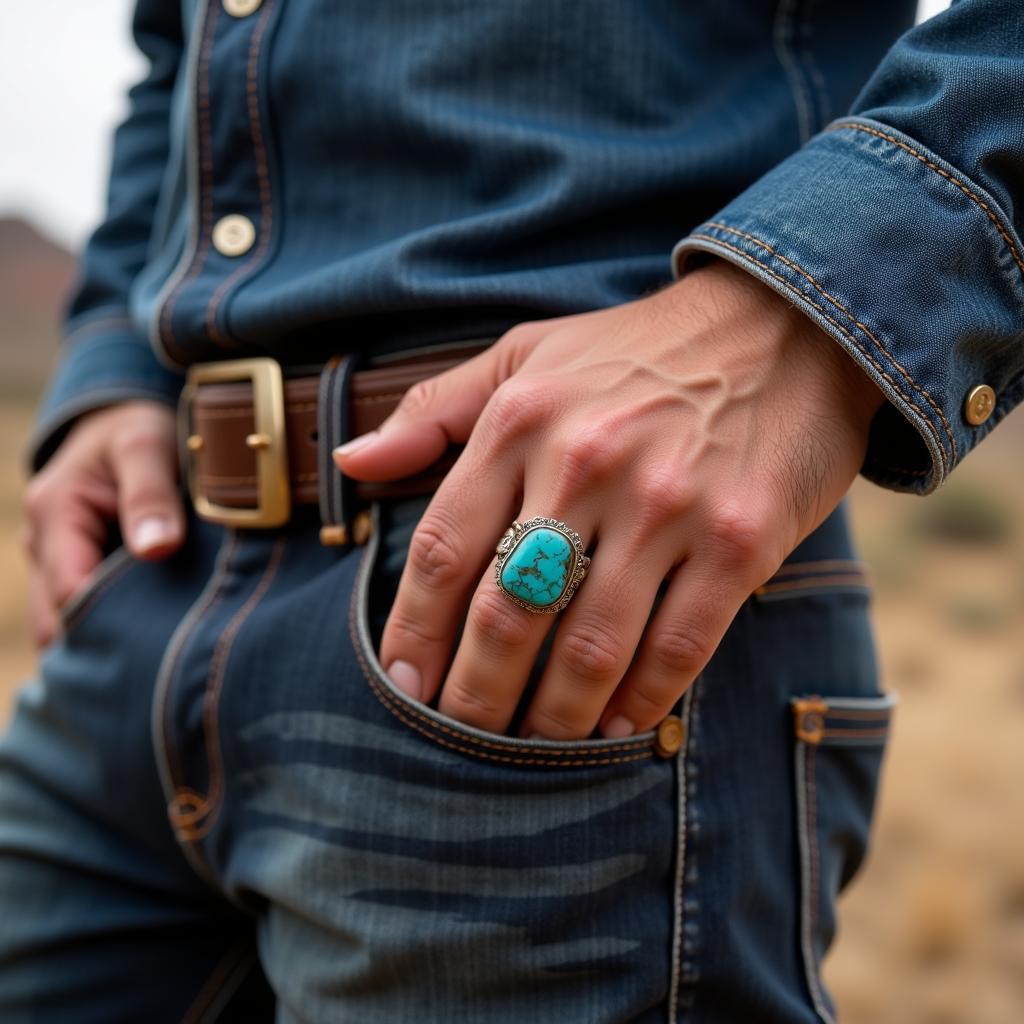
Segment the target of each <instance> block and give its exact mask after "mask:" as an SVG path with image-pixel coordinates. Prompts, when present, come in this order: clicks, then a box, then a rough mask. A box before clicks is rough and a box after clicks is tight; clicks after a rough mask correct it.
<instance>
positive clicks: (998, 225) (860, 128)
mask: <svg viewBox="0 0 1024 1024" xmlns="http://www.w3.org/2000/svg"><path fill="white" fill-rule="evenodd" d="M846 128H848V129H850V130H852V131H857V132H864V133H865V134H866V135H875V136H877V137H878V138H880V139H885V140H886V142H891V143H892V144H893V145H894V146H898V147H899V148H900V149H902V150H904V151H905V152H907V153H909V154H910V155H911V156H912V157H913V158H914V159H915V160H920V161H921V163H923V164H924V165H925V167H929V168H931V169H932V170H933V171H934V172H935V173H936V174H939V175H941V176H942V177H943V178H945V179H946V181H948V182H950V184H953V185H955V186H956V187H957V188H958V189H960V191H961V192H963V194H964V195H965V196H967V198H968V199H970V200H971V201H972V202H974V203H975V204H976V205H977V206H979V207H980V208H981V209H982V210H983V211H984V213H985V216H987V217H988V219H989V220H990V221H992V223H993V225H995V229H996V231H998V232H999V234H1000V237H1001V238H1002V239H1003V241H1004V242H1005V243H1006V247H1007V248H1008V249H1009V250H1010V255H1011V256H1012V257H1013V262H1014V263H1016V264H1017V269H1018V270H1019V271H1020V272H1021V274H1024V260H1022V259H1021V257H1020V254H1019V253H1018V252H1017V246H1016V245H1015V244H1014V241H1013V238H1012V237H1011V236H1010V233H1009V232H1008V231H1007V230H1006V229H1005V228H1004V227H1003V224H1002V222H1001V221H1000V220H999V218H998V217H997V216H996V215H995V213H994V212H993V211H992V208H991V207H990V206H989V205H988V203H986V202H985V200H984V199H982V198H981V196H979V195H978V194H977V193H976V192H973V191H971V189H969V188H968V187H967V186H966V185H965V184H964V183H963V182H962V181H960V180H959V179H958V178H956V177H954V176H953V175H952V174H950V173H949V171H945V170H943V169H942V168H941V167H939V165H938V164H936V163H933V162H932V161H931V160H929V159H928V158H927V157H926V156H925V155H924V154H923V153H919V152H918V151H917V150H916V149H914V147H913V146H909V145H907V143H905V142H904V141H903V140H902V139H898V138H897V137H896V136H895V135H889V134H888V133H886V132H882V131H879V130H878V129H877V128H872V127H870V126H869V125H866V124H853V123H845V124H837V125H836V126H835V127H834V128H830V129H829V131H833V132H838V131H842V130H843V129H846Z"/></svg>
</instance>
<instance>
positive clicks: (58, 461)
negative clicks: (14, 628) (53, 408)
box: [25, 401, 185, 647]
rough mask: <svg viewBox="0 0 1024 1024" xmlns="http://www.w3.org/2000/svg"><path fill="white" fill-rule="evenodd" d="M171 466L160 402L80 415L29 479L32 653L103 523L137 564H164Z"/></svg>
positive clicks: (174, 544)
mask: <svg viewBox="0 0 1024 1024" xmlns="http://www.w3.org/2000/svg"><path fill="white" fill-rule="evenodd" d="M177 461H178V460H177V449H176V444H175V417H174V413H173V412H172V411H171V410H170V409H169V408H168V407H167V406H166V405H163V404H161V403H159V402H149V401H137V402H126V403H124V404H122V405H116V406H109V407H107V408H104V409H100V410H97V411H96V412H91V413H88V414H86V415H85V416H83V417H82V418H81V419H80V420H79V421H78V422H77V423H76V424H75V426H74V427H72V429H71V430H70V431H69V432H68V435H67V437H66V438H65V439H64V441H63V442H62V443H61V445H60V447H59V448H58V449H57V451H56V453H55V454H54V455H53V457H52V458H51V459H50V461H49V462H48V463H47V464H46V466H45V467H44V468H43V469H42V470H41V471H40V472H39V473H37V474H36V475H35V476H34V477H33V478H32V479H31V480H30V481H29V485H28V488H27V490H26V494H25V511H26V518H27V520H28V525H27V530H26V533H25V546H26V548H27V550H28V555H29V566H30V568H29V588H30V604H29V607H30V622H31V628H32V634H33V637H34V639H35V642H36V643H37V644H38V645H39V646H40V647H42V646H45V645H46V644H48V643H49V642H50V641H51V640H52V639H53V637H54V636H55V634H56V632H57V628H58V622H59V614H60V609H61V608H62V607H63V606H64V604H65V603H66V602H67V601H68V599H69V598H71V597H72V596H73V595H74V594H75V592H76V591H77V590H78V589H79V588H80V587H81V586H82V585H83V584H84V583H85V582H86V580H88V578H89V576H90V574H91V573H92V572H93V570H94V569H95V568H96V566H97V565H99V563H100V561H101V560H102V558H103V554H104V545H105V543H106V540H107V533H108V529H109V524H110V522H111V521H112V520H114V519H116V520H117V521H118V523H119V524H120V528H121V534H122V536H123V537H124V542H125V545H126V546H127V548H128V550H129V551H131V553H132V554H133V555H134V556H135V557H136V558H142V559H148V560H155V559H160V558H165V557H166V556H167V555H169V554H171V553H172V552H173V551H175V550H176V549H177V548H178V547H180V545H181V542H182V541H183V540H184V537H185V517H184V511H183V508H182V502H181V497H180V493H179V490H178V483H177V480H178V468H177Z"/></svg>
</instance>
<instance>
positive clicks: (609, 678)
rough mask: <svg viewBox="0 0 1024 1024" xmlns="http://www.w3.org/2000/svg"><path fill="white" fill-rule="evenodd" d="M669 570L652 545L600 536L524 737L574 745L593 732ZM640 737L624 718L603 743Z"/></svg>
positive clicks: (528, 717)
mask: <svg viewBox="0 0 1024 1024" xmlns="http://www.w3.org/2000/svg"><path fill="white" fill-rule="evenodd" d="M659 554H660V555H661V558H660V559H659V557H658V555H659ZM668 569H669V559H668V557H667V556H666V555H664V554H663V553H661V552H659V551H658V549H657V548H656V547H655V546H654V545H652V544H650V543H643V542H636V543H628V542H622V541H619V542H617V540H616V537H615V536H614V535H609V536H607V537H606V536H603V535H601V534H599V535H598V538H597V543H596V548H595V551H594V553H593V562H592V564H591V566H590V570H589V572H588V573H587V576H586V578H585V579H584V580H583V582H582V583H581V584H580V589H579V592H578V593H577V594H576V595H575V596H574V597H573V599H572V601H571V602H570V603H569V606H568V607H567V608H566V610H565V612H564V613H563V614H562V618H561V621H560V622H559V624H558V631H557V633H556V634H555V638H554V643H553V644H552V647H551V653H550V655H549V657H548V661H547V664H546V665H545V668H544V674H543V675H542V676H541V680H540V684H539V686H538V687H537V692H536V694H535V695H534V697H533V699H532V701H531V703H530V708H529V711H528V712H527V715H526V718H525V720H524V721H523V727H522V729H521V733H522V735H524V736H531V735H540V736H543V737H544V738H546V739H556V740H568V739H582V738H583V737H586V736H589V735H590V734H591V733H592V732H593V731H594V728H595V727H596V726H597V723H598V721H599V719H600V718H601V713H602V712H603V711H604V709H605V706H606V705H607V703H608V701H609V699H610V698H611V696H612V694H613V693H614V692H615V690H616V688H617V687H618V685H619V683H620V682H621V681H622V679H623V677H624V676H625V674H626V671H627V669H628V668H629V664H630V661H631V660H632V658H633V655H634V653H635V651H636V649H637V646H638V645H639V643H640V640H641V637H642V636H643V632H644V626H645V625H646V624H647V621H648V619H649V618H650V614H651V608H652V606H653V604H654V600H655V597H656V596H657V593H658V587H659V585H660V583H661V580H662V579H663V578H664V576H665V574H666V572H667V571H668ZM634 731H635V729H634V727H633V726H632V725H631V723H629V722H627V721H626V720H625V719H623V718H622V717H621V716H619V718H618V719H616V721H615V723H614V726H613V727H612V728H611V729H610V730H606V732H605V735H606V736H609V737H619V736H628V735H631V734H632V733H633V732H634Z"/></svg>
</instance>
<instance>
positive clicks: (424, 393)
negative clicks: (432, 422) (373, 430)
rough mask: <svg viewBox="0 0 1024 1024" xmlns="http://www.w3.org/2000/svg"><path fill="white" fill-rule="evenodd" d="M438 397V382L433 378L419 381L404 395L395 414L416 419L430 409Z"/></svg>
mask: <svg viewBox="0 0 1024 1024" xmlns="http://www.w3.org/2000/svg"><path fill="white" fill-rule="evenodd" d="M436 395H437V381H436V380H435V379H434V378H433V377H427V378H425V379H424V380H418V381H416V383H415V384H413V385H412V387H410V388H408V389H407V390H406V392H405V394H404V395H402V397H401V399H400V400H399V402H398V407H397V409H396V410H395V412H396V413H399V414H400V415H402V416H410V417H414V416H416V415H417V414H418V413H420V412H422V411H423V410H424V409H428V408H430V407H431V406H432V405H433V404H434V399H435V398H436ZM393 415H394V414H393Z"/></svg>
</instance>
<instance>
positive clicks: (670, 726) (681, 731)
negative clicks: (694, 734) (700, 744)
mask: <svg viewBox="0 0 1024 1024" xmlns="http://www.w3.org/2000/svg"><path fill="white" fill-rule="evenodd" d="M685 735H686V729H685V728H684V726H683V720H682V719H681V718H679V717H678V716H676V715H668V716H667V717H666V718H663V719H662V720H661V723H660V724H659V725H658V731H657V733H656V734H655V737H654V749H655V750H656V751H657V752H658V753H659V754H660V755H661V756H662V757H672V755H673V754H676V753H678V752H679V748H680V747H681V746H682V745H683V738H684V737H685Z"/></svg>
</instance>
